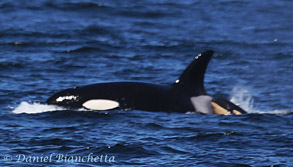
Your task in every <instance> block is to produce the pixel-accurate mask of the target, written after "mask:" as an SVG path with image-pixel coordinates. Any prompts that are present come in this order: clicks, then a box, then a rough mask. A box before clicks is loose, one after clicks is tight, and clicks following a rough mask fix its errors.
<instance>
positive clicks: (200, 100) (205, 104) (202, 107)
mask: <svg viewBox="0 0 293 167" xmlns="http://www.w3.org/2000/svg"><path fill="white" fill-rule="evenodd" d="M212 99H213V98H212V97H211V96H208V95H201V96H196V97H191V98H190V100H191V103H192V104H193V106H194V108H195V111H196V112H200V113H204V114H212V113H213V108H212V105H211V102H212Z"/></svg>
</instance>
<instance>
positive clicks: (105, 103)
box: [82, 99, 119, 110]
mask: <svg viewBox="0 0 293 167" xmlns="http://www.w3.org/2000/svg"><path fill="white" fill-rule="evenodd" d="M82 106H83V107H84V108H86V109H89V110H111V109H114V108H117V107H119V103H118V102H117V101H113V100H107V99H92V100H88V101H86V102H84V103H83V104H82Z"/></svg>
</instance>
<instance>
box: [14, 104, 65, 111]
mask: <svg viewBox="0 0 293 167" xmlns="http://www.w3.org/2000/svg"><path fill="white" fill-rule="evenodd" d="M59 110H65V109H64V108H62V107H58V106H54V105H47V104H40V103H28V102H25V101H24V102H21V103H20V104H19V105H18V106H17V107H16V108H12V113H14V114H22V113H26V114H37V113H44V112H52V111H59Z"/></svg>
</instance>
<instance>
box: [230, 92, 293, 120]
mask: <svg viewBox="0 0 293 167" xmlns="http://www.w3.org/2000/svg"><path fill="white" fill-rule="evenodd" d="M250 92H251V91H249V89H247V88H245V87H242V86H235V87H234V88H233V89H232V92H231V99H230V101H231V102H232V103H234V104H237V105H239V106H240V107H241V108H243V109H244V110H245V111H247V112H248V113H257V114H290V113H292V112H293V110H279V109H276V110H271V111H261V110H258V109H255V108H254V107H253V103H254V100H253V95H252V94H251V93H250Z"/></svg>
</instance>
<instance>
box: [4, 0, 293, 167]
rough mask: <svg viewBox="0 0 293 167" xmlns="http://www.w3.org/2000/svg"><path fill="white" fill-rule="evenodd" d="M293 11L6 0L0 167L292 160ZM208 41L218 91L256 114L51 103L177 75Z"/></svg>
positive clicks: (225, 1) (280, 5) (244, 4)
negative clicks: (77, 92) (76, 89)
mask: <svg viewBox="0 0 293 167" xmlns="http://www.w3.org/2000/svg"><path fill="white" fill-rule="evenodd" d="M292 18H293V2H292V1H291V0H278V1H276V0H259V1H253V0H242V1H234V0H215V1H199V0H186V1H175V0H174V1H167V0H159V1H155V0H148V1H147V0H146V1H133V0H124V1H112V0H100V1H94V0H86V1H81V0H69V1H67V0H59V1H57V0H54V1H51V0H31V1H10V0H2V1H0V79H1V82H0V90H1V91H0V116H1V117H0V138H1V142H0V150H1V155H0V165H1V166H131V167H132V166H184V167H185V166H272V165H273V166H293V142H292V141H293V123H292V119H293V114H292V109H293V101H292V99H293V95H292V93H293V91H292V90H293V77H292V76H293V29H292V28H293V20H292ZM206 49H213V50H215V52H216V54H215V56H214V58H213V60H212V61H211V63H210V64H209V68H208V71H207V74H206V78H205V82H206V89H207V91H208V93H209V94H212V95H218V96H222V97H225V98H227V99H231V100H232V101H233V102H235V103H237V104H239V105H240V106H241V107H243V108H245V109H246V110H248V111H249V114H246V115H242V116H219V115H199V114H194V113H191V114H180V113H165V112H159V113H153V112H145V111H111V112H110V111H109V112H94V111H68V110H64V109H60V108H56V107H54V106H47V105H44V103H43V102H44V101H45V100H46V99H47V98H48V97H49V96H51V95H52V94H54V93H55V92H56V91H59V90H62V89H65V88H69V87H73V86H78V85H87V84H92V83H99V82H109V81H143V82H150V83H158V84H168V83H172V82H174V81H175V80H176V79H177V77H179V75H180V74H181V72H182V71H183V70H184V68H185V67H186V66H187V65H188V64H189V63H190V62H191V61H192V60H193V58H194V56H196V55H197V54H198V53H200V52H202V51H205V50H206ZM78 158H79V159H78Z"/></svg>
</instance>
